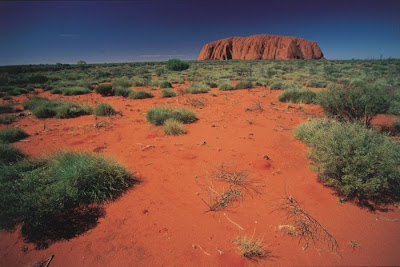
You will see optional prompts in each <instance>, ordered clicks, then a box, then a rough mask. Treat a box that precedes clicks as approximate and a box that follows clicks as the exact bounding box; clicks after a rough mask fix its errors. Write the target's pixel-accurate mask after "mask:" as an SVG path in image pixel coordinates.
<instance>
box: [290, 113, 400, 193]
mask: <svg viewBox="0 0 400 267" xmlns="http://www.w3.org/2000/svg"><path fill="white" fill-rule="evenodd" d="M295 136H296V138H298V139H300V140H301V141H303V142H305V143H306V144H307V145H308V146H310V147H311V152H310V154H309V157H310V159H311V160H312V162H313V165H314V166H315V167H314V170H315V171H316V172H317V173H318V175H319V177H320V178H321V179H322V180H323V181H325V182H327V183H328V184H330V185H332V186H334V187H335V188H336V190H337V191H338V192H339V193H340V194H342V195H344V196H346V197H349V198H358V199H359V200H361V201H363V200H366V199H374V198H381V197H385V196H389V195H390V196H396V195H397V196H399V193H400V191H399V189H400V167H399V163H400V147H399V144H396V143H394V142H392V141H391V140H390V139H389V138H388V137H386V136H384V135H381V134H380V133H379V132H377V131H375V130H372V129H368V128H365V127H364V126H363V125H361V124H358V123H350V122H342V123H340V122H334V121H328V120H313V121H310V122H307V123H304V124H301V125H300V126H299V127H298V128H297V129H296V130H295Z"/></svg>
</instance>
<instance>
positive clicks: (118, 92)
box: [114, 87, 132, 97]
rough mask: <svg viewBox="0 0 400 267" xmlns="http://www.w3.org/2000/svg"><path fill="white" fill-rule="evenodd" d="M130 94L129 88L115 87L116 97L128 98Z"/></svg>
mask: <svg viewBox="0 0 400 267" xmlns="http://www.w3.org/2000/svg"><path fill="white" fill-rule="evenodd" d="M131 92H132V89H130V88H124V87H116V88H115V89H114V94H115V95H116V96H122V97H128V96H129V94H130V93H131Z"/></svg>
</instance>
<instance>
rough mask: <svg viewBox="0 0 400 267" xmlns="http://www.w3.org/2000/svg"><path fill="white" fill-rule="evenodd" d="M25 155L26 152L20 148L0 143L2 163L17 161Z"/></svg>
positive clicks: (0, 160)
mask: <svg viewBox="0 0 400 267" xmlns="http://www.w3.org/2000/svg"><path fill="white" fill-rule="evenodd" d="M25 157H26V156H25V154H24V153H23V152H22V151H21V150H19V149H18V148H15V147H13V146H11V145H8V144H1V143H0V165H2V164H10V163H13V162H17V161H20V160H22V159H24V158H25Z"/></svg>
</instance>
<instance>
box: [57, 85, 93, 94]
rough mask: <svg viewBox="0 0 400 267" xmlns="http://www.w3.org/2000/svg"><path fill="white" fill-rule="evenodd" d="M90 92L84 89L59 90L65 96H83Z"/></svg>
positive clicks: (69, 88)
mask: <svg viewBox="0 0 400 267" xmlns="http://www.w3.org/2000/svg"><path fill="white" fill-rule="evenodd" d="M53 90H54V89H53ZM90 92H91V91H90V90H89V89H88V88H85V87H66V88H62V89H61V93H62V94H63V95H66V96H71V95H84V94H88V93H90Z"/></svg>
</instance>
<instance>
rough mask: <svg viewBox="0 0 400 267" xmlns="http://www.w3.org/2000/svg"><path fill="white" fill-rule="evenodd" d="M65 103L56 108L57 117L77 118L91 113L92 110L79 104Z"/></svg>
mask: <svg viewBox="0 0 400 267" xmlns="http://www.w3.org/2000/svg"><path fill="white" fill-rule="evenodd" d="M64 103H65V104H63V105H60V106H59V107H56V108H55V109H54V111H55V113H56V115H55V116H56V117H57V118H59V119H68V118H76V117H79V116H82V115H88V114H91V112H90V110H88V109H84V108H83V107H81V106H80V105H78V104H75V103H69V102H64Z"/></svg>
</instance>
